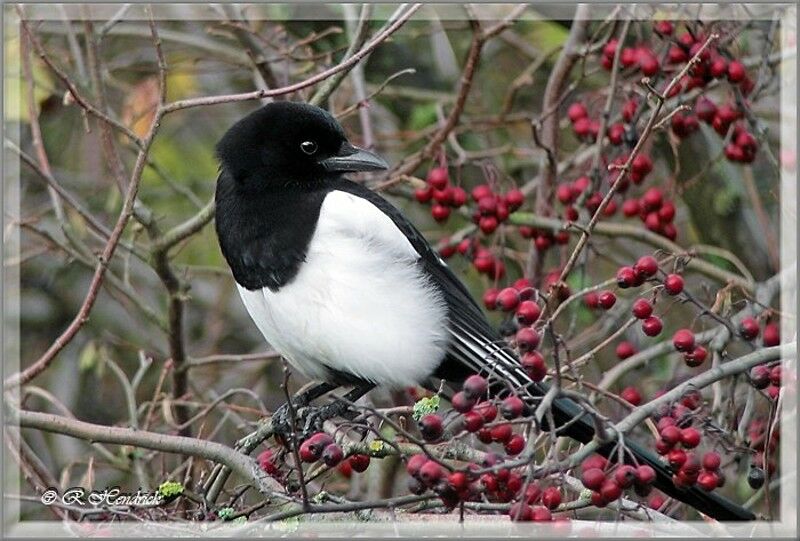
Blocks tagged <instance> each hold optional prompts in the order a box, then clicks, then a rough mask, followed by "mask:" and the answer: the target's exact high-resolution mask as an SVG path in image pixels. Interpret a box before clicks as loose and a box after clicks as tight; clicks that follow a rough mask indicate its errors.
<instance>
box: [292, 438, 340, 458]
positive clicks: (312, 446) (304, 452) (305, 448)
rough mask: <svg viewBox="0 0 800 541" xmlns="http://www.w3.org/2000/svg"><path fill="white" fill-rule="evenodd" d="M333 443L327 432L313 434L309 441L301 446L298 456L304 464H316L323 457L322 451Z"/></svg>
mask: <svg viewBox="0 0 800 541" xmlns="http://www.w3.org/2000/svg"><path fill="white" fill-rule="evenodd" d="M331 443H333V438H331V437H330V436H329V435H328V434H326V433H325V432H317V433H316V434H312V435H311V436H310V437H309V438H308V439H307V440H305V441H304V442H303V443H301V444H300V449H299V450H298V454H299V455H300V460H302V461H303V462H316V461H317V460H319V458H320V457H321V456H322V451H323V450H324V449H325V447H327V446H328V445H330V444H331Z"/></svg>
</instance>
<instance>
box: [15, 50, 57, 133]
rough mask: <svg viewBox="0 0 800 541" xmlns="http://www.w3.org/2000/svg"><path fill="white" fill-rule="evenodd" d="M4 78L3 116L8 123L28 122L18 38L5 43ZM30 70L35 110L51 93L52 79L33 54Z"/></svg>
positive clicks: (26, 90) (25, 87)
mask: <svg viewBox="0 0 800 541" xmlns="http://www.w3.org/2000/svg"><path fill="white" fill-rule="evenodd" d="M4 57H5V58H4V60H5V77H4V78H3V90H4V91H5V115H6V119H7V120H10V121H12V122H13V121H21V122H28V121H29V120H30V118H29V115H28V103H27V95H28V88H27V82H26V81H24V80H23V78H22V57H21V50H20V41H19V36H14V37H12V38H9V39H7V40H6V42H5V53H4ZM31 70H32V71H33V81H34V87H33V98H34V100H35V101H36V109H37V110H39V104H40V103H41V102H42V101H44V100H45V99H46V98H47V97H48V96H49V95H50V93H51V90H52V88H53V79H52V76H51V75H50V71H49V70H48V68H47V66H45V65H44V64H43V63H42V62H41V61H40V60H38V58H37V57H36V55H35V54H33V55H31Z"/></svg>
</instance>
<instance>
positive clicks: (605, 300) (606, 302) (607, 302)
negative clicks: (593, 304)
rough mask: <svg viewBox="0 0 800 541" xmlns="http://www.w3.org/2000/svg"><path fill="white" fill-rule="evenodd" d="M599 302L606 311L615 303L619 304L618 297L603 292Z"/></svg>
mask: <svg viewBox="0 0 800 541" xmlns="http://www.w3.org/2000/svg"><path fill="white" fill-rule="evenodd" d="M597 302H598V304H600V307H601V308H603V309H604V310H610V309H611V307H612V306H614V303H616V302H617V296H616V295H614V293H612V292H611V291H601V292H600V295H599V296H598V297H597Z"/></svg>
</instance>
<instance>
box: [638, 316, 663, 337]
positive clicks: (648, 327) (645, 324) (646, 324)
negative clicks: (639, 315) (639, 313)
mask: <svg viewBox="0 0 800 541" xmlns="http://www.w3.org/2000/svg"><path fill="white" fill-rule="evenodd" d="M663 328H664V325H663V324H662V323H661V319H659V318H658V316H650V317H648V318H647V319H645V320H644V321H642V332H644V334H646V335H647V336H658V335H659V334H661V329H663Z"/></svg>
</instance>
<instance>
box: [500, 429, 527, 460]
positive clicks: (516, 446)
mask: <svg viewBox="0 0 800 541" xmlns="http://www.w3.org/2000/svg"><path fill="white" fill-rule="evenodd" d="M503 448H504V449H505V451H506V453H508V455H509V456H517V455H518V454H520V453H521V452H522V450H523V449H525V438H524V437H522V435H520V434H514V435H513V436H511V438H510V439H509V440H508V441H507V442H505V444H504V445H503Z"/></svg>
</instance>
